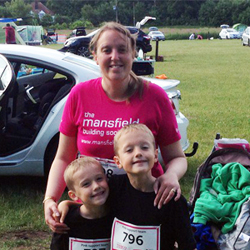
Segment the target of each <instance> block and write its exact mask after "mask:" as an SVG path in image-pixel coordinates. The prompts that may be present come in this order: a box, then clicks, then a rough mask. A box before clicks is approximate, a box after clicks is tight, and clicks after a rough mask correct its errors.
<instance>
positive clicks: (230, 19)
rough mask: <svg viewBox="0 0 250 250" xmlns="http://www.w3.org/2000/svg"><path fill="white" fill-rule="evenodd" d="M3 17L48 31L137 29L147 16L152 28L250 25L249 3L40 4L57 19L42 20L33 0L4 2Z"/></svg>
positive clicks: (57, 0) (83, 0) (128, 0)
mask: <svg viewBox="0 0 250 250" xmlns="http://www.w3.org/2000/svg"><path fill="white" fill-rule="evenodd" d="M0 2H2V4H1V6H0V17H15V18H16V17H22V18H23V22H22V25H25V24H34V23H36V24H39V25H43V26H45V27H53V26H54V27H55V28H71V29H72V28H74V26H85V27H87V28H92V27H98V26H100V25H101V24H102V23H104V22H107V21H118V22H120V23H122V24H124V25H135V24H136V22H137V21H140V20H141V19H142V18H143V17H145V16H152V17H156V20H155V21H153V22H152V21H150V22H149V23H148V24H147V25H150V26H177V25H181V26H197V25H199V26H206V27H219V26H220V25H221V24H223V23H226V24H229V25H230V26H232V25H233V24H235V23H244V24H246V25H250V15H249V13H250V1H249V0H137V1H135V0H91V1H88V0H41V1H40V2H42V3H43V4H44V5H46V6H47V7H48V8H49V9H50V10H51V11H53V12H54V13H55V15H54V16H50V15H45V16H44V17H43V18H42V19H39V17H38V15H37V14H34V13H31V5H30V4H31V2H33V1H32V0H9V1H2V0H0Z"/></svg>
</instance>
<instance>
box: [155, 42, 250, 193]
mask: <svg viewBox="0 0 250 250" xmlns="http://www.w3.org/2000/svg"><path fill="white" fill-rule="evenodd" d="M152 45H153V46H154V48H153V50H152V52H151V53H150V54H151V55H155V43H152ZM158 53H159V55H162V56H164V62H156V63H155V75H157V74H163V73H164V74H166V75H167V76H168V77H169V78H174V79H179V80H180V81H181V84H180V85H179V86H178V87H179V89H180V90H181V94H182V100H181V101H180V110H181V112H182V113H183V114H185V116H186V117H187V118H188V119H189V121H190V124H189V127H188V138H189V140H190V142H191V143H192V142H194V141H198V142H199V149H198V152H197V154H196V155H195V156H194V157H192V158H188V162H189V170H188V173H187V174H186V176H185V177H184V178H183V180H182V189H183V192H184V194H185V196H186V197H187V198H188V194H189V190H190V188H191V185H192V182H193V178H194V174H195V171H196V168H197V167H198V166H199V165H200V164H201V163H202V162H203V161H204V160H205V159H206V157H207V156H208V155H209V153H210V151H211V149H212V146H213V139H214V138H215V135H216V133H220V134H221V135H222V136H223V137H228V138H235V137H238V138H245V139H247V140H248V141H250V134H249V129H250V112H249V97H250V91H249V82H250V75H249V56H250V48H249V47H243V46H242V45H241V41H240V40H218V39H215V40H202V41H200V40H194V41H188V40H182V41H164V42H160V43H159V52H158Z"/></svg>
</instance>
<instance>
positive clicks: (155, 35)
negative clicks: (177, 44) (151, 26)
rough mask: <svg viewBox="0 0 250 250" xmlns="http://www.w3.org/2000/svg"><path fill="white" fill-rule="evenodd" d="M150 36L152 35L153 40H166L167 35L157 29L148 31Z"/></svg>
mask: <svg viewBox="0 0 250 250" xmlns="http://www.w3.org/2000/svg"><path fill="white" fill-rule="evenodd" d="M148 36H150V38H151V40H152V41H156V40H159V41H165V35H164V34H163V33H162V32H161V31H159V30H157V31H150V32H149V33H148Z"/></svg>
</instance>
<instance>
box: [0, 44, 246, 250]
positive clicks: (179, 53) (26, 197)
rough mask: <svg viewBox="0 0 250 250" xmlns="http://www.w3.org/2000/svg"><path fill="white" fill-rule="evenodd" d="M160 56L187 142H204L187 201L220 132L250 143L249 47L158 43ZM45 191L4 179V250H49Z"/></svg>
mask: <svg viewBox="0 0 250 250" xmlns="http://www.w3.org/2000/svg"><path fill="white" fill-rule="evenodd" d="M152 45H153V50H152V52H150V53H148V55H152V56H154V55H155V42H152ZM47 46H48V45H47ZM49 46H50V47H52V48H55V49H58V48H60V47H61V46H62V45H60V46H59V45H49ZM159 55H162V56H163V57H164V61H163V62H156V63H155V75H158V74H163V73H164V74H166V75H167V76H168V77H169V78H173V79H178V80H180V81H181V84H180V85H179V89H180V90H181V94H182V100H181V101H180V110H181V112H182V113H183V114H185V116H186V117H187V118H188V119H189V121H190V124H189V127H188V138H189V140H190V143H191V144H192V143H193V142H194V141H198V142H199V149H198V152H197V154H196V155H195V156H193V157H191V158H188V163H189V169H188V172H187V174H186V175H185V177H184V178H183V179H182V180H181V185H182V190H183V194H184V195H185V196H186V198H188V196H189V191H190V189H191V186H192V184H193V179H194V175H195V172H196V168H197V167H198V166H199V165H200V164H201V163H202V162H203V161H204V160H205V159H206V158H207V156H208V155H209V153H210V151H211V149H212V147H213V139H214V137H215V135H216V133H221V135H222V136H223V137H229V138H235V137H239V138H245V139H247V140H248V141H250V134H249V130H250V112H249V100H250V98H249V97H250V91H249V82H250V74H249V58H250V48H249V47H243V46H242V45H241V42H240V40H217V39H215V40H194V41H189V40H181V41H164V42H160V43H159ZM188 151H191V149H190V150H188ZM45 186H46V182H45V181H44V180H43V179H41V178H34V177H28V178H25V177H8V178H7V177H0V207H1V216H0V249H1V250H7V249H11V250H23V249H25V250H35V249H42V250H43V249H49V242H50V234H49V230H48V228H47V226H46V225H45V223H44V217H43V208H42V199H43V194H44V191H45Z"/></svg>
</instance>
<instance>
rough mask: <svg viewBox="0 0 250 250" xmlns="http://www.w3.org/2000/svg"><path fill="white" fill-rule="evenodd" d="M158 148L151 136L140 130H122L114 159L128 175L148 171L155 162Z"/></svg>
mask: <svg viewBox="0 0 250 250" xmlns="http://www.w3.org/2000/svg"><path fill="white" fill-rule="evenodd" d="M157 156H158V150H157V149H155V146H154V141H153V138H152V136H151V135H150V134H149V133H147V132H145V131H142V130H130V131H126V132H124V133H123V134H122V135H121V136H120V138H119V139H118V150H117V156H115V157H114V160H115V162H116V164H117V165H118V167H119V168H123V169H124V170H125V171H126V172H127V174H128V175H140V174H143V175H144V174H147V173H150V171H151V169H152V168H153V166H154V163H155V162H157V159H158V158H157Z"/></svg>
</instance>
